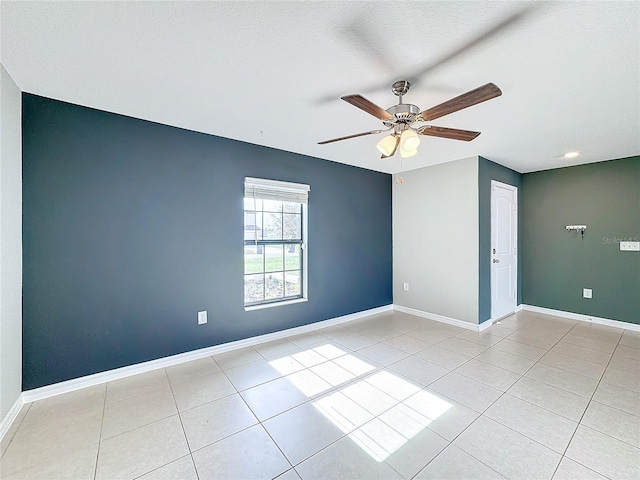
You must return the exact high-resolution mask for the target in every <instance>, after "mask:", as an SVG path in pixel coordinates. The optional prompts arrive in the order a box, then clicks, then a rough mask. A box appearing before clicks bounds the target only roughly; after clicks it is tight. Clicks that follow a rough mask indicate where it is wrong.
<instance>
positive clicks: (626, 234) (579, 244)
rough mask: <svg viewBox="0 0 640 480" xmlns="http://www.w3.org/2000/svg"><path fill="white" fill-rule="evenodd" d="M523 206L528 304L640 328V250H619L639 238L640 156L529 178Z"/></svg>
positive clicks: (526, 177)
mask: <svg viewBox="0 0 640 480" xmlns="http://www.w3.org/2000/svg"><path fill="white" fill-rule="evenodd" d="M520 206H521V213H522V218H523V219H524V222H523V223H522V225H521V226H520V234H521V239H522V249H521V253H522V256H521V258H522V272H523V277H522V285H523V303H525V304H528V305H535V306H539V307H545V308H552V309H556V310H563V311H566V312H574V313H580V314H584V315H592V316H595V317H601V318H608V319H613V320H620V321H624V322H631V323H636V324H638V323H640V252H626V251H625V252H621V251H620V247H619V241H620V239H631V240H636V241H637V240H640V157H630V158H625V159H621V160H611V161H608V162H600V163H593V164H588V165H580V166H576V167H567V168H560V169H555V170H546V171H542V172H535V173H528V174H526V175H523V182H522V195H521V201H520ZM580 224H584V225H587V230H586V232H585V235H584V238H581V237H580V235H579V234H578V233H576V232H568V231H566V229H565V225H580ZM583 288H591V289H593V298H592V299H586V298H582V289H583Z"/></svg>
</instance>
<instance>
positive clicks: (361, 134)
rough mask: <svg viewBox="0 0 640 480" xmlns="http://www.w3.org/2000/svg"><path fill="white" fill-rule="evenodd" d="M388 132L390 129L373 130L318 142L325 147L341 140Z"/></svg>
mask: <svg viewBox="0 0 640 480" xmlns="http://www.w3.org/2000/svg"><path fill="white" fill-rule="evenodd" d="M387 130H388V129H386V130H371V131H370V132H362V133H356V134H355V135H347V136H346V137H339V138H332V139H331V140H324V141H322V142H318V145H324V144H326V143H333V142H339V141H341V140H349V139H350V138H356V137H364V136H365V135H374V134H376V133H382V132H386V131H387Z"/></svg>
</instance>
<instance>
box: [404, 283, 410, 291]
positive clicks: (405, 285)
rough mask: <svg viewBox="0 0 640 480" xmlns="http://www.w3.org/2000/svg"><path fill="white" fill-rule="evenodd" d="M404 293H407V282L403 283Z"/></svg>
mask: <svg viewBox="0 0 640 480" xmlns="http://www.w3.org/2000/svg"><path fill="white" fill-rule="evenodd" d="M404 291H405V292H408V291H409V284H408V283H407V282H404Z"/></svg>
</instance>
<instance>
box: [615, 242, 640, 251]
mask: <svg viewBox="0 0 640 480" xmlns="http://www.w3.org/2000/svg"><path fill="white" fill-rule="evenodd" d="M620 250H622V251H627V252H640V242H620Z"/></svg>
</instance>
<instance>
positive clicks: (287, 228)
mask: <svg viewBox="0 0 640 480" xmlns="http://www.w3.org/2000/svg"><path fill="white" fill-rule="evenodd" d="M308 195H309V185H303V184H299V183H289V182H279V181H275V180H264V179H259V178H249V177H247V178H245V183H244V305H245V307H256V306H263V305H275V304H277V303H282V302H288V301H295V300H300V299H306V297H307V295H306V263H307V262H306V258H307V255H306V253H307V252H306V241H307V240H306V233H307V199H308Z"/></svg>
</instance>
